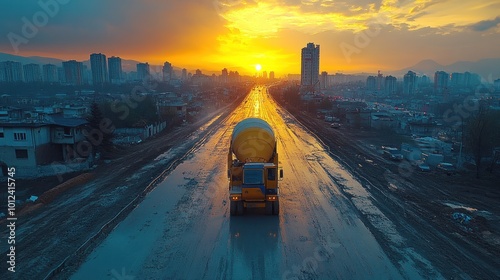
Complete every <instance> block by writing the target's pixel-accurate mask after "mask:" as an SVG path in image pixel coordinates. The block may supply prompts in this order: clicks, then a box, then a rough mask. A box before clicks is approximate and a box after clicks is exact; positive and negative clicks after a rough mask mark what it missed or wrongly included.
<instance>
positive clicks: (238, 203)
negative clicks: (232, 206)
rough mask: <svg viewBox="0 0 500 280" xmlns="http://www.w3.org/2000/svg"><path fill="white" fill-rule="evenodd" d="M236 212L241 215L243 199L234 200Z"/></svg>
mask: <svg viewBox="0 0 500 280" xmlns="http://www.w3.org/2000/svg"><path fill="white" fill-rule="evenodd" d="M236 214H237V215H240V216H241V215H243V201H238V202H236Z"/></svg>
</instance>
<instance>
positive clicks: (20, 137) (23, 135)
mask: <svg viewBox="0 0 500 280" xmlns="http://www.w3.org/2000/svg"><path fill="white" fill-rule="evenodd" d="M14 140H16V141H25V140H26V133H14Z"/></svg>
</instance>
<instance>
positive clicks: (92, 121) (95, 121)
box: [86, 102, 113, 156]
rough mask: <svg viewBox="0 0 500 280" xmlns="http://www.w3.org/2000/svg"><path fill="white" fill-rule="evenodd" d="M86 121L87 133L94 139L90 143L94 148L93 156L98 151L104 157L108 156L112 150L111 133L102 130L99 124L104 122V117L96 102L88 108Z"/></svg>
mask: <svg viewBox="0 0 500 280" xmlns="http://www.w3.org/2000/svg"><path fill="white" fill-rule="evenodd" d="M86 120H87V122H88V125H87V126H88V130H87V133H89V134H92V135H90V137H92V139H94V141H93V143H92V144H93V145H94V147H95V149H94V154H95V153H96V152H97V151H100V152H103V155H104V156H109V154H110V153H111V151H112V150H113V142H112V141H111V140H112V138H113V133H112V132H111V133H109V131H103V130H102V128H101V123H102V122H103V121H104V117H103V114H102V111H101V109H100V108H99V105H98V104H97V103H96V102H93V103H92V105H91V106H90V114H89V115H88V116H87V118H86ZM94 134H97V135H94ZM96 139H98V140H100V141H98V140H96Z"/></svg>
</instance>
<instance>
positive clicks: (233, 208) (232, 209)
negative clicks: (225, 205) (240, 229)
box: [229, 201, 236, 216]
mask: <svg viewBox="0 0 500 280" xmlns="http://www.w3.org/2000/svg"><path fill="white" fill-rule="evenodd" d="M229 214H231V216H236V201H231V202H229Z"/></svg>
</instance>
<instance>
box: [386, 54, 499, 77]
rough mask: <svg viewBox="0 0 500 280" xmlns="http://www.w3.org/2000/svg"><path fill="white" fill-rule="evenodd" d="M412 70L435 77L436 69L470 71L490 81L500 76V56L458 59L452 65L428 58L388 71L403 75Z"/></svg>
mask: <svg viewBox="0 0 500 280" xmlns="http://www.w3.org/2000/svg"><path fill="white" fill-rule="evenodd" d="M410 70H411V71H413V72H415V73H417V74H425V75H427V76H429V77H433V76H434V72H436V71H445V72H448V73H450V74H451V73H453V72H466V71H468V72H471V73H476V74H479V75H480V76H481V77H482V78H483V79H486V80H488V81H490V80H495V79H499V78H500V58H488V59H481V60H478V61H458V62H455V63H453V64H450V65H441V64H439V63H437V62H436V61H434V60H430V59H426V60H422V61H420V62H419V63H417V64H415V65H413V66H411V67H407V68H404V69H401V70H397V71H388V72H390V74H392V75H396V76H403V75H404V74H406V73H407V72H408V71H410ZM490 82H491V81H490Z"/></svg>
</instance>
